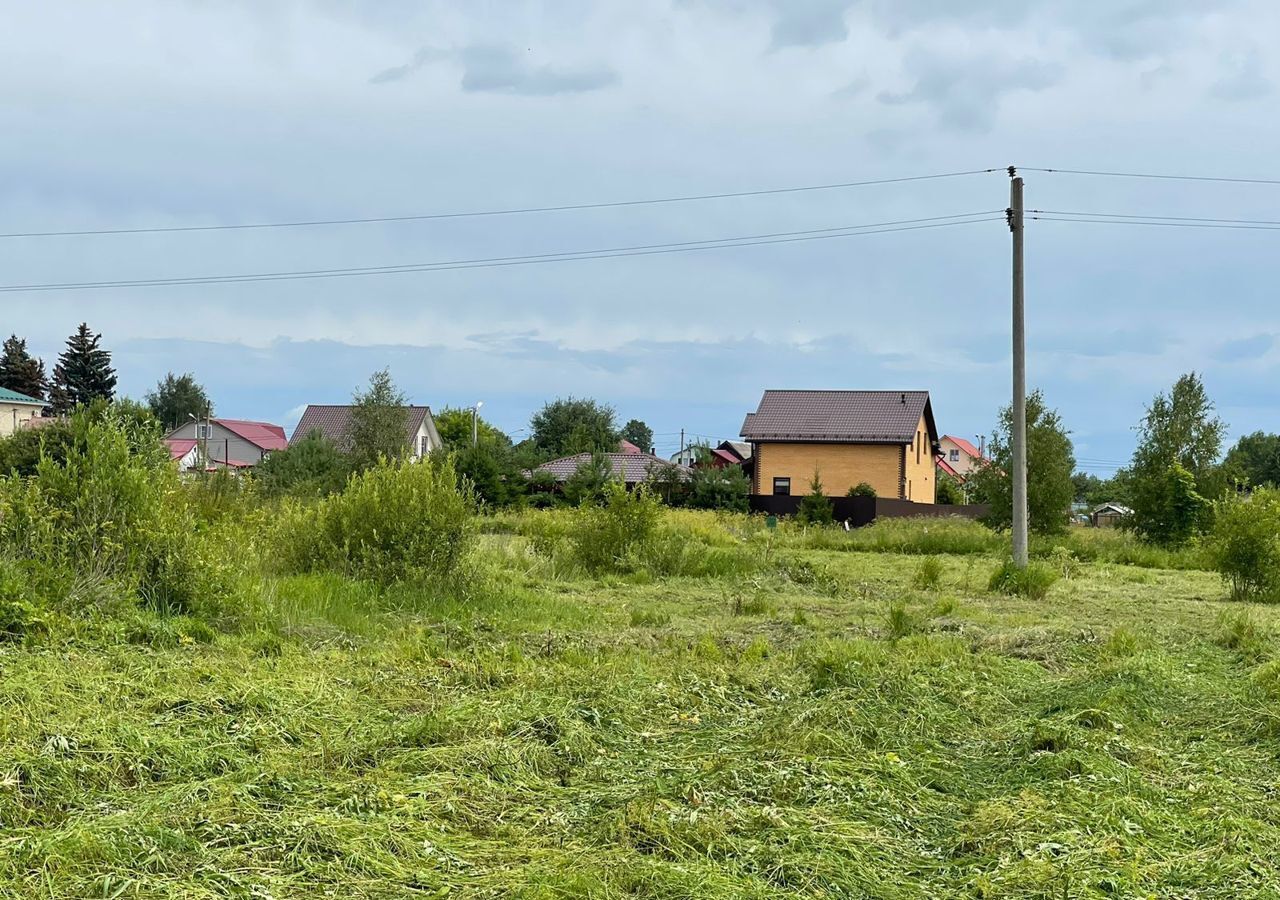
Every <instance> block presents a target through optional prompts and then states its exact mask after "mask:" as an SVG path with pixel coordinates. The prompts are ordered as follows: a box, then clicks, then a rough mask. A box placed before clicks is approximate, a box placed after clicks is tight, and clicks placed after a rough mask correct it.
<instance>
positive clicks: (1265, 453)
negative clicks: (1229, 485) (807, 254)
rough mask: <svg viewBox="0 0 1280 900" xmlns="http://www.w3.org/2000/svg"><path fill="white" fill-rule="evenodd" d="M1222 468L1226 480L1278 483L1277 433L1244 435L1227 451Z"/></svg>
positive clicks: (1279, 448)
mask: <svg viewBox="0 0 1280 900" xmlns="http://www.w3.org/2000/svg"><path fill="white" fill-rule="evenodd" d="M1222 468H1223V472H1224V475H1225V476H1226V478H1227V479H1228V481H1230V482H1235V483H1238V484H1242V485H1248V486H1261V485H1269V486H1271V487H1280V434H1267V433H1266V432H1263V431H1255V432H1254V433H1253V434H1247V435H1245V436H1244V437H1242V438H1240V440H1238V441H1236V444H1235V446H1234V447H1232V448H1231V449H1230V450H1228V451H1227V456H1226V459H1224V460H1223V461H1222Z"/></svg>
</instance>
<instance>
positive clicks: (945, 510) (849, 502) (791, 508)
mask: <svg viewBox="0 0 1280 900" xmlns="http://www.w3.org/2000/svg"><path fill="white" fill-rule="evenodd" d="M801 499H802V498H801V497H797V496H792V495H775V494H752V495H751V497H750V504H751V511H752V512H758V513H765V514H766V515H770V516H794V515H795V514H796V510H798V509H799V508H800V500H801ZM827 499H828V500H830V501H831V511H832V514H833V515H834V516H835V520H836V521H837V522H845V521H847V522H848V523H849V524H850V525H852V526H853V527H855V528H860V527H861V526H863V525H870V524H871V523H872V522H874V521H875V520H876V519H877V518H879V517H882V516H883V517H884V518H887V519H901V518H907V517H910V516H930V517H934V518H941V517H946V516H961V517H963V518H966V519H978V518H981V517H982V516H985V515H986V514H987V512H988V510H989V507H987V506H985V505H981V504H976V503H971V504H968V505H965V506H960V505H956V506H950V505H946V504H941V503H915V502H913V501H911V500H891V499H889V498H888V497H828V498H827Z"/></svg>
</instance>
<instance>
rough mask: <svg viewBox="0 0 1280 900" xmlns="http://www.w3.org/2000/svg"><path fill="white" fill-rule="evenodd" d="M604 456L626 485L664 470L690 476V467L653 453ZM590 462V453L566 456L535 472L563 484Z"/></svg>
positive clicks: (616, 475)
mask: <svg viewBox="0 0 1280 900" xmlns="http://www.w3.org/2000/svg"><path fill="white" fill-rule="evenodd" d="M603 456H604V457H605V458H606V459H607V460H608V461H609V466H610V468H612V469H613V477H614V478H620V479H622V481H623V482H624V483H626V484H638V483H640V482H642V481H648V480H649V477H650V474H651V473H652V472H656V471H658V470H660V469H664V468H665V469H676V470H677V471H679V472H680V474H681V476H682V477H687V476H688V474H689V467H688V466H680V465H676V464H675V463H672V462H667V461H666V460H665V459H662V458H660V457H657V456H654V455H653V454H651V453H626V452H619V453H605V454H603ZM589 462H591V454H590V453H577V454H574V455H573V456H564V457H561V458H560V459H553V460H551V462H546V463H543V464H542V465H540V466H538V467H537V468H536V469H534V471H535V472H550V473H551V474H552V476H554V477H555V480H556V481H560V482H563V481H566V480H567V479H568V478H569V476H570V475H572V474H573V473H574V472H576V471H578V469H580V468H582V466H583V465H584V464H586V463H589Z"/></svg>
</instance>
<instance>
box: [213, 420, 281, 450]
mask: <svg viewBox="0 0 1280 900" xmlns="http://www.w3.org/2000/svg"><path fill="white" fill-rule="evenodd" d="M213 421H214V422H217V423H218V424H219V425H221V426H222V427H223V428H225V429H227V430H228V431H230V432H232V433H233V434H236V435H238V436H239V437H242V438H244V439H245V440H246V441H248V442H249V443H251V444H253V445H254V446H255V447H260V448H261V449H263V450H283V449H284V448H285V447H287V446H289V440H288V438H286V437H285V436H284V429H283V428H281V427H280V426H279V425H272V424H271V423H270V422H251V421H249V420H247V419H214V420H213Z"/></svg>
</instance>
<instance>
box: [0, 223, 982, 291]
mask: <svg viewBox="0 0 1280 900" xmlns="http://www.w3.org/2000/svg"><path fill="white" fill-rule="evenodd" d="M995 212H996V211H994V210H984V211H980V212H973V213H958V214H955V215H947V216H928V217H925V218H920V219H900V220H898V221H894V222H877V223H872V224H867V225H846V226H838V227H835V228H816V229H809V230H806V231H782V232H774V233H772V234H758V235H742V236H739V237H730V238H714V239H709V240H703V241H678V242H673V243H667V244H641V245H636V246H631V247H609V248H600V249H594V250H570V251H560V252H557V253H541V254H530V255H527V256H507V257H501V256H500V257H487V258H479V259H464V260H445V261H440V262H428V263H407V264H403V265H392V266H365V267H359V268H352V267H348V268H339V269H311V270H300V271H280V272H259V273H249V274H230V275H197V276H186V277H176V278H139V279H130V280H119V281H80V282H60V283H45V284H10V285H0V293H19V292H37V291H58V290H98V289H105V288H122V287H161V286H164V287H171V286H178V285H191V284H242V283H246V282H261V281H293V280H300V279H318V278H344V277H359V276H369V275H394V274H404V273H409V272H440V271H452V270H457V269H480V268H502V267H506V266H521V265H533V264H538V263H548V262H575V261H578V260H587V259H612V258H617V257H624V256H650V255H655V254H663V253H687V252H692V251H698V250H717V249H724V248H729V247H755V246H761V245H766V244H784V243H794V242H798V241H812V240H822V239H827V238H837V237H857V236H860V235H869V234H886V233H890V232H898V231H916V230H920V229H926V228H944V227H948V226H953V225H971V224H977V223H979V222H992V221H1003V217H1002V216H1001V217H998V218H997V217H996V216H994V213H995Z"/></svg>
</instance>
